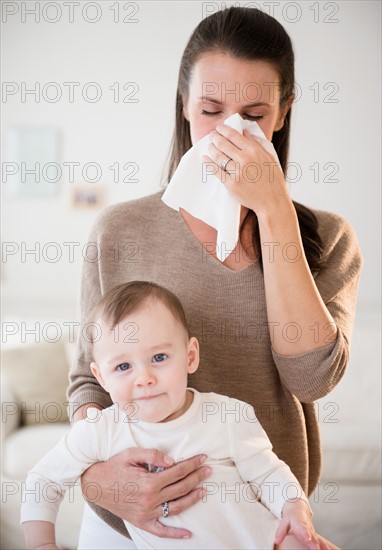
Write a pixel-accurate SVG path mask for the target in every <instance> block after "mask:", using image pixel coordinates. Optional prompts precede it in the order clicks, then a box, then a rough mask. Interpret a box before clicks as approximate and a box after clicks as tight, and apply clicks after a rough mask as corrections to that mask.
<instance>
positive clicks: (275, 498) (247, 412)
mask: <svg viewBox="0 0 382 550" xmlns="http://www.w3.org/2000/svg"><path fill="white" fill-rule="evenodd" d="M227 401H228V403H227V409H228V408H229V409H230V410H231V409H233V408H234V404H235V401H236V403H237V400H234V399H232V398H228V397H227ZM238 403H239V408H240V415H239V416H236V417H235V420H234V419H233V418H231V416H230V417H229V420H228V429H229V444H230V453H231V457H232V460H233V461H234V462H235V464H236V467H237V469H238V470H239V473H240V476H241V478H242V479H243V481H244V482H248V484H249V487H250V489H251V490H252V491H253V493H254V495H255V498H256V499H258V500H260V501H261V503H262V504H263V505H264V506H266V507H267V508H268V509H269V510H270V511H271V512H272V513H273V514H274V515H275V516H276V517H278V518H281V513H282V509H283V506H284V504H285V502H286V501H291V500H292V501H293V500H296V499H301V500H304V501H305V502H306V503H307V505H308V507H309V510H310V511H311V508H310V506H309V501H308V499H307V497H306V495H305V493H304V491H303V489H302V487H301V485H300V484H299V482H298V481H297V478H296V477H295V476H294V475H293V473H292V471H291V469H290V468H289V466H288V465H287V464H286V463H285V462H283V461H282V460H280V459H279V458H278V457H277V456H276V454H275V453H274V452H273V451H272V444H271V442H270V440H269V438H268V436H267V434H266V433H265V431H264V429H263V427H262V426H261V424H260V422H259V420H258V419H257V417H256V414H255V411H254V408H253V407H252V406H251V405H249V404H248V403H244V402H243V401H239V402H238ZM237 419H239V422H237V421H236V420H237ZM311 512H312V511H311Z"/></svg>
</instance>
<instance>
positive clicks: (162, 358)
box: [153, 353, 168, 363]
mask: <svg viewBox="0 0 382 550" xmlns="http://www.w3.org/2000/svg"><path fill="white" fill-rule="evenodd" d="M167 357H168V356H167V355H166V354H165V353H156V354H155V355H154V357H153V361H154V363H162V361H165V360H166V359H167Z"/></svg>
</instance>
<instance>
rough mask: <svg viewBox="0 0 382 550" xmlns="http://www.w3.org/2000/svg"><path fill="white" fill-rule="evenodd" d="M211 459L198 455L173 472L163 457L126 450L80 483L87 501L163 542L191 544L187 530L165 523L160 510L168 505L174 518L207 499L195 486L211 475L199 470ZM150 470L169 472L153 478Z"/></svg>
mask: <svg viewBox="0 0 382 550" xmlns="http://www.w3.org/2000/svg"><path fill="white" fill-rule="evenodd" d="M206 458H207V457H206V455H197V456H195V457H192V458H190V459H188V460H185V461H184V462H179V463H178V464H176V465H174V466H171V467H169V466H170V465H171V464H173V461H172V459H171V458H170V457H168V456H167V455H165V454H164V453H163V452H161V451H158V450H156V449H141V448H134V449H127V450H126V451H123V452H122V453H119V454H117V455H115V456H114V457H112V458H111V459H110V460H108V461H107V462H98V463H96V464H93V466H91V467H90V468H88V469H87V470H86V472H85V473H84V474H83V475H82V477H81V483H82V490H83V493H84V498H85V499H86V500H88V501H89V502H93V503H94V504H97V505H99V506H102V508H106V509H107V510H109V511H110V512H112V513H113V514H115V515H117V516H119V517H121V518H123V519H125V520H127V521H129V522H130V523H132V524H133V525H135V526H136V527H139V528H140V529H144V530H145V531H148V532H149V533H152V534H153V535H156V536H158V537H169V538H189V537H190V536H191V534H192V533H191V532H190V531H188V530H187V529H177V528H174V527H167V526H165V525H163V524H162V523H161V522H160V519H161V518H162V517H163V510H162V506H161V505H162V504H163V503H164V502H168V505H169V516H176V515H177V514H179V513H180V512H182V511H183V510H185V509H186V508H189V507H190V506H192V504H194V503H195V502H197V501H198V500H200V499H201V498H202V497H203V495H204V490H203V488H202V487H197V488H196V486H197V485H198V484H200V483H201V482H202V481H203V480H204V479H206V478H207V477H208V476H209V475H210V474H211V468H209V467H203V468H201V467H200V466H201V465H202V464H203V462H204V461H205V460H206ZM146 464H150V465H152V466H157V467H162V468H167V469H166V470H165V471H162V472H157V473H150V472H148V470H147V469H146V467H145V466H144V465H146ZM92 494H94V495H97V496H94V497H93V498H92Z"/></svg>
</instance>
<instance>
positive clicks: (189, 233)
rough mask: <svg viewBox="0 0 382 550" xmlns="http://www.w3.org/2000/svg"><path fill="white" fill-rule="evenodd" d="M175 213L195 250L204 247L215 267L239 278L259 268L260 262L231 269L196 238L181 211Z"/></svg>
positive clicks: (208, 259) (204, 254) (211, 264)
mask: <svg viewBox="0 0 382 550" xmlns="http://www.w3.org/2000/svg"><path fill="white" fill-rule="evenodd" d="M161 202H162V203H163V206H164V207H165V208H168V209H170V210H173V209H172V208H170V207H169V206H167V205H166V204H165V203H164V202H163V201H162V200H161ZM173 213H174V219H175V220H176V221H177V224H178V226H179V231H181V232H182V233H183V234H184V236H185V238H186V239H187V241H188V242H189V243H190V246H193V247H194V248H195V250H196V249H198V252H199V253H200V249H201V248H204V251H203V254H202V257H203V258H206V260H204V261H207V262H208V264H209V265H210V266H211V267H213V268H214V269H217V270H219V271H220V272H221V273H223V274H227V275H231V276H232V277H238V278H239V277H240V276H243V275H244V274H245V275H246V274H247V273H250V272H251V271H253V270H254V269H259V262H254V263H250V264H249V265H248V266H247V267H244V268H243V269H239V270H235V269H231V268H230V267H227V266H226V265H224V264H223V262H221V261H220V260H218V259H217V258H215V257H214V256H212V254H210V253H209V252H208V250H207V249H206V248H205V247H203V244H202V243H201V242H200V241H199V240H198V239H197V238H196V236H195V235H194V234H193V232H192V231H191V229H190V228H189V227H188V225H187V223H186V221H185V220H184V218H183V216H182V214H181V213H180V211H175V210H173ZM199 255H200V254H199Z"/></svg>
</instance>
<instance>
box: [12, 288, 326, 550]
mask: <svg viewBox="0 0 382 550" xmlns="http://www.w3.org/2000/svg"><path fill="white" fill-rule="evenodd" d="M91 321H92V325H91V326H92V337H91V338H92V346H93V358H94V362H93V363H91V365H90V368H91V371H92V373H93V374H94V376H95V377H96V378H97V380H98V381H99V383H100V384H101V386H102V387H103V388H104V389H105V390H106V391H107V392H109V394H110V396H111V399H112V400H113V405H112V406H111V407H109V408H107V409H104V410H102V411H99V410H98V409H95V408H92V409H89V410H88V416H87V418H86V419H85V420H80V421H78V422H77V423H76V424H75V425H74V426H73V427H72V429H71V431H70V432H69V433H68V435H66V436H65V437H64V438H63V439H62V440H61V441H60V442H59V443H58V444H57V445H56V446H55V447H54V448H53V449H52V450H51V451H50V452H49V453H47V455H46V456H45V457H44V458H42V460H40V461H39V462H38V463H37V464H36V466H35V467H34V468H33V469H32V470H31V471H30V472H29V474H28V477H27V480H26V489H27V490H26V492H25V496H24V503H23V505H22V510H21V523H22V524H23V527H24V532H25V539H26V545H27V548H28V549H36V548H39V547H40V546H44V548H57V546H56V543H55V530H54V524H55V521H56V516H57V512H58V507H59V504H60V502H61V500H62V499H63V497H64V494H65V491H66V490H67V488H68V487H70V486H71V485H74V483H75V482H76V481H77V480H78V478H79V477H80V476H81V474H82V473H83V472H84V471H85V470H86V469H87V468H89V467H90V466H91V465H92V464H93V463H95V462H98V461H106V460H108V459H109V458H111V457H112V456H113V455H115V454H117V453H119V452H121V451H123V450H125V449H126V448H128V447H148V448H156V449H160V450H163V451H165V452H166V453H167V455H170V456H171V457H172V458H173V459H174V462H177V461H181V460H185V459H187V458H190V457H191V456H194V455H196V454H199V453H204V454H206V455H207V456H208V460H207V462H206V463H205V464H209V465H210V466H211V467H212V470H213V473H212V475H211V477H210V478H209V479H208V481H207V482H204V483H203V487H204V489H205V494H204V497H203V499H202V500H200V501H199V502H197V503H196V504H194V505H193V506H191V507H190V508H188V509H187V510H185V511H184V512H182V513H181V514H179V515H177V516H171V502H170V503H167V502H165V503H163V504H162V516H161V517H160V521H161V522H162V523H163V524H165V525H170V526H173V527H186V528H187V529H190V531H191V532H192V537H191V538H189V539H182V540H178V539H170V538H160V537H157V536H155V535H153V534H151V533H148V532H146V531H143V530H142V529H139V528H137V527H135V526H134V525H132V524H130V523H128V522H125V523H126V527H127V528H128V531H129V533H130V536H131V538H132V539H133V541H134V543H135V544H136V546H137V548H142V549H144V548H158V549H160V548H163V549H169V548H178V549H179V548H184V549H190V548H193V549H195V548H216V549H217V548H219V549H223V548H225V549H234V548H241V549H250V550H253V549H255V548H258V549H265V548H267V549H268V548H269V549H272V548H293V549H297V548H312V549H315V548H318V547H319V545H318V542H317V535H316V533H315V530H314V528H313V525H312V523H311V515H312V514H311V509H310V507H309V504H308V500H307V498H306V496H305V495H304V493H303V491H302V488H301V486H300V485H299V483H298V481H297V479H296V478H295V476H294V475H293V474H292V472H291V470H290V469H289V467H288V466H287V465H286V464H285V463H284V462H282V461H281V460H279V459H278V458H277V456H276V455H275V454H274V453H273V452H272V446H271V443H270V441H269V439H268V437H267V435H266V434H265V432H264V430H263V429H262V427H261V425H260V423H259V421H258V420H257V418H256V416H255V412H254V409H253V408H252V407H251V406H250V405H248V404H247V403H244V402H242V401H238V400H236V399H233V398H229V397H226V396H223V395H218V394H216V393H200V392H198V391H196V390H194V389H191V388H188V387H187V376H188V374H192V373H194V372H195V371H196V370H197V368H198V366H199V344H198V341H197V339H196V338H194V337H190V334H189V330H188V327H187V323H186V318H185V314H184V310H183V308H182V305H181V303H180V301H179V300H178V298H177V297H176V296H175V295H174V294H172V293H171V292H170V291H169V290H167V289H165V288H163V287H160V286H158V285H156V284H154V283H150V282H145V281H133V282H130V283H126V284H123V285H119V286H117V287H115V288H113V289H112V290H110V291H109V292H108V293H107V294H105V295H104V296H103V298H102V299H101V301H100V303H99V304H98V305H97V306H96V308H95V309H94V311H93V314H92V318H91ZM149 467H150V466H149V465H148V468H149ZM157 475H161V473H160V472H159V473H158V474H157ZM33 489H35V490H33ZM47 490H49V499H44V497H43V495H44V494H45V495H46V494H47V493H46V491H47ZM280 520H281V521H280ZM287 533H289V534H288V535H287Z"/></svg>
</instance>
